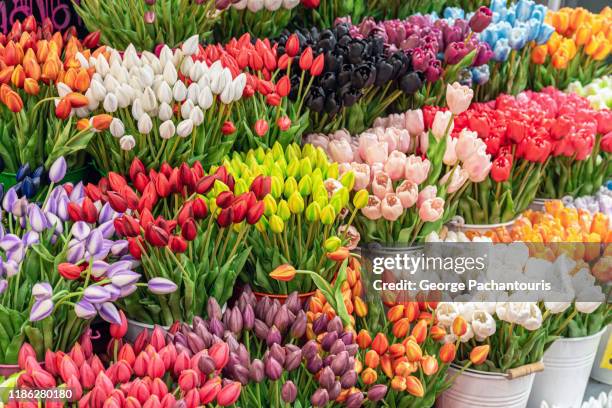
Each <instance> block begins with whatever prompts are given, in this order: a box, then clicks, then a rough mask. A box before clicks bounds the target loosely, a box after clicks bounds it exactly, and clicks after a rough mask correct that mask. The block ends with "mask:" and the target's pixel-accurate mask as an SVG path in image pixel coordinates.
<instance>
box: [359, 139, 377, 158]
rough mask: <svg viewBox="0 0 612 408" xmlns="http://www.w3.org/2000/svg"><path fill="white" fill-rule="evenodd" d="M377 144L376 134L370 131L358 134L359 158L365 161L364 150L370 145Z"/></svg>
mask: <svg viewBox="0 0 612 408" xmlns="http://www.w3.org/2000/svg"><path fill="white" fill-rule="evenodd" d="M377 144H378V136H376V134H375V133H372V132H363V133H362V134H360V135H359V156H360V157H361V160H363V161H366V152H367V151H368V149H369V148H370V146H374V145H377Z"/></svg>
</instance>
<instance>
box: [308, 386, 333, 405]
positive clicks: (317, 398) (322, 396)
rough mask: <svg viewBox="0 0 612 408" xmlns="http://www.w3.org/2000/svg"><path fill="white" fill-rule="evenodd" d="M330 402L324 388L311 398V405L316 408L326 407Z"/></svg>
mask: <svg viewBox="0 0 612 408" xmlns="http://www.w3.org/2000/svg"><path fill="white" fill-rule="evenodd" d="M328 402H329V395H328V394H327V390H324V389H322V388H319V389H317V390H316V391H315V392H314V394H312V397H310V403H311V404H312V405H313V406H315V407H324V406H326V405H327V403H328Z"/></svg>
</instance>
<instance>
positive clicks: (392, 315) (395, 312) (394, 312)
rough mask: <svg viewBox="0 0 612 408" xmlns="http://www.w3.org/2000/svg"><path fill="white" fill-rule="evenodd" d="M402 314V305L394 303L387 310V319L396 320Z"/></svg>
mask: <svg viewBox="0 0 612 408" xmlns="http://www.w3.org/2000/svg"><path fill="white" fill-rule="evenodd" d="M403 316H404V305H395V306H393V307H392V308H391V309H389V311H388V312H387V320H389V321H390V322H392V323H393V322H396V321H398V320H399V319H401V318H402V317H403Z"/></svg>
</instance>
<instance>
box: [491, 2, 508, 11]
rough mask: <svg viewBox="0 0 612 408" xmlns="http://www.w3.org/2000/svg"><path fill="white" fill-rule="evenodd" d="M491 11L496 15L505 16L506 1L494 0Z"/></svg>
mask: <svg viewBox="0 0 612 408" xmlns="http://www.w3.org/2000/svg"><path fill="white" fill-rule="evenodd" d="M490 9H491V11H492V12H494V13H499V14H503V13H505V11H506V10H507V8H506V0H493V1H492V2H491V7H490Z"/></svg>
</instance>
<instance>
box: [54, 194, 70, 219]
mask: <svg viewBox="0 0 612 408" xmlns="http://www.w3.org/2000/svg"><path fill="white" fill-rule="evenodd" d="M68 204H70V199H69V198H68V197H67V196H62V197H60V198H59V199H58V200H57V210H56V212H55V213H56V215H57V216H58V217H59V219H60V220H62V221H68V220H69V219H70V215H69V214H68Z"/></svg>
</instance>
